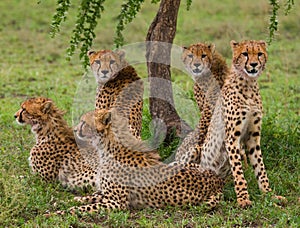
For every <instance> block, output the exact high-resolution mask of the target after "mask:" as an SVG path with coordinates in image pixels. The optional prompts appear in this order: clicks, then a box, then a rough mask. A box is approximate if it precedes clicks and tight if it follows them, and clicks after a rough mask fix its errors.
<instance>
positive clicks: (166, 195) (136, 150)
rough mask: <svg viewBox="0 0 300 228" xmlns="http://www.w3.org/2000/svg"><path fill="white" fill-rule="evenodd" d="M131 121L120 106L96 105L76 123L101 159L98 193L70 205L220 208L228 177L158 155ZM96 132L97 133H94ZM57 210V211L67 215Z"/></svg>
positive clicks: (90, 209)
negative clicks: (137, 134) (133, 130)
mask: <svg viewBox="0 0 300 228" xmlns="http://www.w3.org/2000/svg"><path fill="white" fill-rule="evenodd" d="M127 125H128V120H127V119H126V118H124V117H123V116H122V115H120V114H119V113H118V112H117V110H116V109H112V110H99V109H96V110H95V114H94V115H91V113H88V114H86V115H83V116H82V119H81V122H80V124H79V125H78V126H77V132H80V134H78V136H79V137H82V139H83V140H86V138H90V137H92V141H93V142H94V143H95V144H97V146H98V148H99V150H98V152H99V155H100V158H101V159H100V160H101V165H100V171H99V172H98V173H99V176H98V178H97V180H98V181H99V192H98V193H96V194H94V195H91V196H85V197H76V200H77V201H79V202H81V203H85V204H87V205H83V206H78V207H73V208H71V209H70V210H69V212H70V213H72V214H74V213H75V212H76V211H78V212H80V213H83V212H88V213H92V212H98V211H99V210H101V209H108V210H111V209H119V210H128V209H129V210H130V209H140V208H144V207H153V208H163V207H165V206H167V205H170V206H183V205H199V204H200V203H202V202H205V203H206V204H207V205H208V206H209V207H215V206H216V205H217V203H218V202H219V200H220V197H221V195H222V189H223V185H224V182H223V180H222V179H221V178H218V177H217V176H216V175H215V174H214V172H212V171H208V170H203V169H202V168H201V167H200V166H199V165H198V164H182V163H176V162H173V163H170V164H164V163H162V162H161V161H160V160H159V156H158V153H157V151H154V150H153V149H152V148H151V147H150V148H149V146H148V145H145V144H144V141H141V140H138V139H137V138H136V137H134V136H133V135H132V134H131V133H130V132H129V131H128V126H127ZM96 132H97V134H98V135H97V134H95V133H96ZM65 213H66V211H57V212H56V213H55V214H65Z"/></svg>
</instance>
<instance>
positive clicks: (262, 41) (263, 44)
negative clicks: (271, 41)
mask: <svg viewBox="0 0 300 228" xmlns="http://www.w3.org/2000/svg"><path fill="white" fill-rule="evenodd" d="M259 44H260V45H261V46H263V47H264V48H266V47H267V43H266V41H264V40H260V41H259Z"/></svg>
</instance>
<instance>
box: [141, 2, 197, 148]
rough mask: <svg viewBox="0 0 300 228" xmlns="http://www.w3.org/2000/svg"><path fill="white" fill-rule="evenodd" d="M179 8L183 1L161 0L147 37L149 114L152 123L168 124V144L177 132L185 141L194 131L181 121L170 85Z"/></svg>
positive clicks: (166, 139)
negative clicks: (158, 121) (158, 120)
mask: <svg viewBox="0 0 300 228" xmlns="http://www.w3.org/2000/svg"><path fill="white" fill-rule="evenodd" d="M179 6H180V0H162V1H161V3H160V7H159V10H158V12H157V15H156V17H155V18H154V20H153V22H152V24H151V25H150V27H149V30H148V34H147V37H146V41H147V53H146V58H147V67H148V76H149V83H150V97H149V102H150V113H151V116H152V119H153V120H154V119H161V120H163V122H164V123H165V124H166V126H167V135H166V138H165V142H167V143H169V142H170V141H172V140H173V138H174V130H175V132H176V135H177V136H179V137H184V136H185V135H186V134H187V132H189V131H190V130H191V128H190V127H189V126H188V125H187V124H186V123H185V122H184V121H181V119H180V117H179V115H178V113H177V111H176V109H175V105H174V100H173V90H172V84H171V71H170V62H171V48H172V43H173V40H174V37H175V34H176V24H177V15H178V9H179Z"/></svg>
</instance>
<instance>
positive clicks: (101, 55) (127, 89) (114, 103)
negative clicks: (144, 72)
mask: <svg viewBox="0 0 300 228" xmlns="http://www.w3.org/2000/svg"><path fill="white" fill-rule="evenodd" d="M88 57H89V59H90V66H91V70H92V72H93V74H94V76H95V78H96V81H97V82H98V88H97V94H96V100H95V108H99V109H106V110H109V109H110V108H113V107H116V108H117V109H118V111H119V112H120V113H121V114H122V115H123V116H124V117H126V118H127V119H128V120H129V128H130V131H131V132H132V134H133V135H134V136H136V137H137V138H140V134H141V127H142V108H143V92H144V86H143V81H142V80H141V78H140V77H139V76H138V75H137V73H136V71H135V69H134V68H133V67H132V66H131V65H129V64H128V63H127V61H126V60H125V52H124V51H122V50H119V51H111V50H100V51H89V52H88Z"/></svg>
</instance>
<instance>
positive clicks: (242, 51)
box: [200, 40, 271, 207]
mask: <svg viewBox="0 0 300 228" xmlns="http://www.w3.org/2000/svg"><path fill="white" fill-rule="evenodd" d="M230 44H231V48H232V52H233V58H232V66H231V70H230V73H229V75H228V76H227V78H226V80H225V83H224V85H223V87H222V89H221V94H220V97H219V98H218V100H217V103H216V107H215V109H214V112H213V116H212V121H211V124H210V125H209V128H208V132H207V137H206V139H205V143H204V144H203V150H202V157H201V162H200V165H201V167H202V168H204V169H207V168H209V169H212V170H213V171H215V172H216V173H217V175H218V176H219V177H222V178H225V177H226V176H228V175H229V174H230V172H231V174H232V176H233V179H234V187H235V193H236V195H237V203H238V205H239V206H241V207H247V206H249V205H251V201H250V198H249V193H248V190H247V182H246V180H245V177H244V173H243V168H242V164H241V149H242V148H241V144H242V143H243V144H244V145H245V146H246V149H247V151H248V154H247V155H248V157H249V160H250V163H251V165H252V166H253V168H254V172H255V175H256V178H257V181H258V185H259V188H260V190H261V191H262V192H270V191H271V188H270V186H269V180H268V177H267V174H266V170H265V166H264V162H263V158H262V152H261V148H260V136H261V122H262V100H261V96H260V92H259V86H258V83H257V78H258V77H259V76H260V75H261V73H262V72H263V70H264V69H265V64H266V62H267V58H268V55H267V50H266V46H267V45H266V42H265V41H255V40H249V41H242V42H239V43H238V42H236V41H231V43H230Z"/></svg>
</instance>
